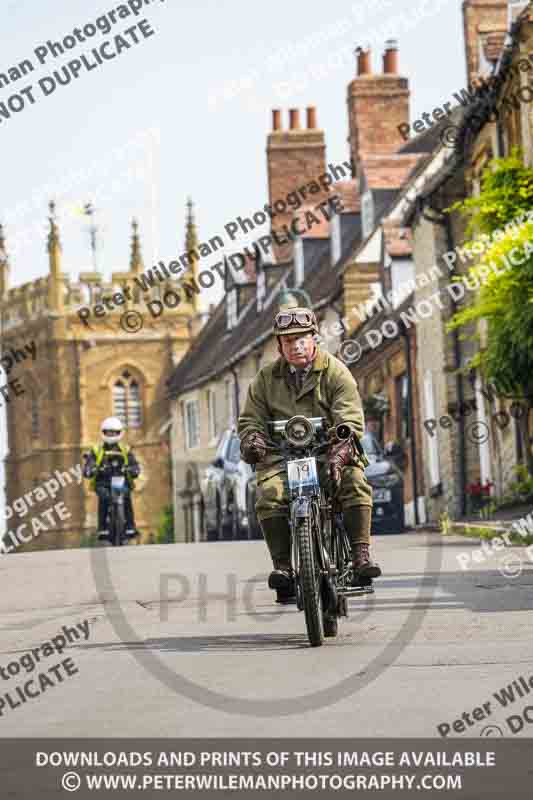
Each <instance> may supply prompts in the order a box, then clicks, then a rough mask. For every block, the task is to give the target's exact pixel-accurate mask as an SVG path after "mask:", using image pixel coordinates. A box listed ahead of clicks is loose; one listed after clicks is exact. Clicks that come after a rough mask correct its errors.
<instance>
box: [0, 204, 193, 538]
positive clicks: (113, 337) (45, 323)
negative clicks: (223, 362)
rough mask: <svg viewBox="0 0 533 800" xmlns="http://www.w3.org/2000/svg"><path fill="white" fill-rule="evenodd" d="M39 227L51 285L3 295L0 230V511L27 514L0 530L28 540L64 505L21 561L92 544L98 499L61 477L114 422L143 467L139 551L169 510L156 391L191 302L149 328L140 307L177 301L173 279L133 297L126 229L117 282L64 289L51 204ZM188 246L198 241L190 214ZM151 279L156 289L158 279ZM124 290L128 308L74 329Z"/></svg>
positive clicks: (164, 425) (135, 263)
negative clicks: (2, 486)
mask: <svg viewBox="0 0 533 800" xmlns="http://www.w3.org/2000/svg"><path fill="white" fill-rule="evenodd" d="M49 223H50V232H49V235H48V258H49V274H48V275H47V277H45V278H39V279H37V280H36V281H34V282H32V283H27V284H25V285H23V286H19V287H16V288H9V270H10V267H9V260H8V255H7V251H6V246H5V243H4V237H3V233H2V231H1V228H0V335H1V342H2V356H4V363H8V359H9V358H11V359H12V361H13V365H12V367H10V369H9V374H8V375H7V380H8V381H13V380H14V379H17V381H16V384H14V385H13V387H12V389H11V390H10V391H9V393H8V394H7V397H2V399H1V401H0V402H2V404H5V406H6V412H7V436H8V448H9V450H8V455H7V457H6V460H5V475H6V505H7V506H12V504H13V503H14V501H15V500H17V498H21V497H23V496H24V495H26V505H27V506H28V511H27V512H26V513H25V514H23V515H20V514H19V515H18V516H17V514H16V513H13V516H11V517H10V518H9V519H7V520H6V530H7V531H9V530H11V531H13V530H15V529H16V528H17V527H18V526H19V525H20V524H21V523H22V522H25V523H28V524H27V528H26V531H28V532H29V531H31V530H32V525H31V521H32V519H33V518H37V517H40V518H41V519H42V517H41V514H42V512H44V511H46V510H47V509H49V508H53V505H54V503H56V502H60V501H62V502H63V503H64V504H65V506H66V508H67V510H68V512H69V513H70V517H69V518H68V519H66V520H65V521H63V522H59V521H58V518H57V515H56V514H54V517H55V524H54V525H51V524H50V523H46V522H45V524H47V525H48V527H49V530H47V531H46V532H44V531H43V532H40V533H39V535H38V536H37V537H36V538H34V539H32V541H31V542H29V543H28V544H26V545H24V546H23V547H21V548H19V549H43V548H47V547H76V546H79V544H80V541H82V539H83V538H86V537H87V535H88V534H90V533H92V532H94V530H95V529H96V507H97V506H96V497H95V495H94V493H93V492H91V490H90V488H89V485H88V481H85V480H83V482H82V483H81V484H80V483H79V482H78V480H77V479H76V478H75V477H74V476H73V474H72V473H70V475H71V477H70V478H69V479H67V478H68V476H65V474H64V473H69V470H70V469H71V468H75V467H76V465H78V464H82V463H83V462H82V453H84V452H86V451H87V450H88V449H89V448H90V447H91V446H92V445H93V444H94V443H95V442H96V441H97V440H98V439H99V430H100V423H101V421H102V420H103V419H104V418H105V417H108V416H111V415H113V416H118V417H120V418H121V419H122V420H123V422H124V423H125V428H126V432H125V436H124V439H123V440H124V441H125V442H127V443H128V444H129V445H130V446H131V447H132V448H133V449H134V452H135V454H136V456H137V458H138V460H139V462H140V464H141V469H142V475H141V477H140V478H139V480H138V481H137V484H136V491H135V493H134V497H133V499H134V507H135V515H136V523H137V528H138V529H139V531H140V532H141V540H142V541H149V540H150V539H151V537H152V536H153V534H155V533H156V531H157V528H158V526H159V525H160V522H161V512H162V510H163V507H164V506H165V505H167V504H169V503H170V502H171V477H170V476H171V469H170V455H169V448H168V435H169V434H168V430H169V424H168V423H169V420H170V404H169V399H168V397H167V389H166V381H167V378H168V377H169V376H170V375H171V373H172V371H173V369H174V367H175V366H176V364H177V363H178V362H179V361H180V359H181V358H182V357H183V355H184V354H185V352H186V351H187V349H188V348H189V345H190V341H191V335H193V333H194V331H195V330H196V329H197V326H198V316H199V312H198V310H197V307H196V299H195V297H194V296H193V297H190V298H187V297H182V298H181V302H180V303H179V305H178V306H177V307H174V308H170V307H167V306H165V307H164V311H163V313H161V314H160V315H159V316H157V317H156V316H154V315H152V314H150V313H149V311H148V308H147V302H148V301H151V300H157V299H158V298H160V297H161V296H162V295H164V293H165V291H166V290H167V289H173V290H174V291H177V290H178V289H179V283H180V281H178V279H176V278H174V277H170V278H169V279H168V280H164V281H163V282H159V281H158V280H155V282H154V286H153V288H151V289H150V290H149V291H147V292H143V291H142V290H141V288H139V287H138V286H137V285H136V283H135V278H136V277H137V276H140V275H141V274H142V273H143V270H144V269H145V267H144V265H143V260H142V255H141V243H140V238H139V232H138V226H137V223H136V222H135V221H134V222H133V235H132V240H131V256H130V265H129V270H128V271H127V272H126V271H125V272H114V273H113V275H112V279H111V282H104V280H103V277H102V275H101V274H100V273H99V272H86V273H81V274H80V276H79V282H78V283H74V282H72V281H71V280H70V278H69V276H68V275H67V274H65V273H64V272H62V267H63V265H62V261H61V243H60V234H59V228H58V222H57V219H56V214H55V209H54V205H53V204H50V217H49ZM186 241H187V244H188V243H189V242H191V241H197V237H196V231H195V227H194V221H193V217H192V207H191V204H189V214H188V218H187V232H186ZM196 271H197V263H196V261H194V259H191V261H190V266H189V269H188V272H187V273H185V275H184V276H182V277H185V278H191V277H196ZM159 274H161V275H162V277H163V278H164V277H165V275H164V273H163V272H162V270H161V267H159ZM167 274H169V275H170V273H167ZM126 286H128V287H130V296H131V299H130V300H128V299H127V298H125V297H123V298H122V299H123V300H124V301H125V302H124V304H123V305H117V304H115V303H113V305H114V309H113V310H107V311H106V312H105V314H104V315H102V316H98V317H95V315H94V313H91V316H90V318H89V319H88V320H87V322H88V323H89V326H90V327H89V326H88V325H87V324H85V323H84V322H83V321H82V320H81V319H80V316H79V315H78V313H77V310H78V309H79V308H80V307H82V306H88V307H91V309H93V308H94V305H95V304H96V303H99V302H101V301H102V300H103V299H104V298H111V297H112V296H113V295H114V294H116V293H117V292H121V290H123V289H124V287H126ZM182 294H183V293H182ZM154 305H155V304H154ZM127 311H130V312H132V311H134V312H137V313H139V314H141V315H142V322H143V325H142V328H141V329H140V330H138V331H137V332H133V331H129V330H127V327H126V326H125V325H124V318H123V315H124V313H125V312H127ZM133 316H134V315H133V314H132V317H133ZM121 318H122V323H123V325H124V327H123V325H121ZM136 319H137V320H138V319H140V318H139V317H137V318H136ZM32 342H34V343H35V358H33V357H32V356H31V355H29V354H28V355H27V357H26V358H24V359H23V358H22V357H21V356H22V354H23V353H24V350H25V346H26V345H27V344H28V345H31V343H32ZM17 352H18V356H17ZM15 388H16V390H17V391H16V392H15ZM5 394H6V392H5V390H4V395H5ZM60 475H62V476H63V477H62V479H61V477H60ZM51 478H56V483H58V484H60V486H59V491H58V492H57V496H56V497H55V499H51V498H50V497H49V496H48V497H47V498H46V499H42V500H41V501H40V502H36V500H35V497H34V496H33V490H35V489H36V488H37V487H38V486H41V485H43V484H44V482H45V481H47V480H48V481H49V480H50V479H51ZM29 493H32V494H29ZM28 495H29V496H28ZM20 506H21V504H19V507H20ZM26 535H27V533H26Z"/></svg>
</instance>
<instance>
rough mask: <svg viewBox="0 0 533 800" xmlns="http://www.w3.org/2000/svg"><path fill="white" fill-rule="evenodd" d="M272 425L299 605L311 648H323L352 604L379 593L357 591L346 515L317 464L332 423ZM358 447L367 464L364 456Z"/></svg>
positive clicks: (345, 433) (301, 419)
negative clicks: (283, 472)
mask: <svg viewBox="0 0 533 800" xmlns="http://www.w3.org/2000/svg"><path fill="white" fill-rule="evenodd" d="M268 425H269V431H270V433H271V441H270V442H269V444H268V449H269V450H276V451H277V452H279V453H280V454H281V455H282V457H283V459H284V461H285V464H286V468H287V479H288V488H289V527H290V532H291V555H292V566H293V570H294V576H295V584H296V604H297V608H298V610H299V611H304V613H305V623H306V627H307V634H308V637H309V642H310V644H311V646H312V647H319V646H320V645H322V644H323V641H324V637H334V636H337V633H338V621H339V617H343V616H344V617H347V616H348V601H347V598H348V597H354V596H358V595H362V594H369V593H372V592H373V591H374V590H373V587H372V586H366V587H361V588H357V587H352V585H351V584H352V576H353V567H352V559H351V547H350V542H349V539H348V535H347V533H346V529H345V527H344V522H343V519H342V513H341V509H340V507H339V505H338V502H337V501H336V498H335V497H334V496H332V495H331V492H330V487H329V486H328V485H321V484H320V481H319V473H318V466H317V459H318V460H320V454H321V453H324V451H325V450H326V449H327V447H328V444H329V441H328V433H327V430H326V421H325V420H324V419H323V418H322V417H310V418H308V417H305V416H302V415H296V416H294V417H291V419H289V420H275V421H273V422H269V423H268ZM334 433H335V436H336V438H337V439H338V440H343V439H348V438H349V437H350V436H351V435H352V433H351V430H350V428H349V427H348V426H347V425H344V424H342V423H341V424H340V425H337V426H336V428H335V431H334ZM355 443H356V447H357V449H358V452H359V455H360V457H361V458H362V459H363V461H364V459H365V454H364V450H363V449H362V446H361V444H360V443H359V442H358V441H357V440H356V442H355Z"/></svg>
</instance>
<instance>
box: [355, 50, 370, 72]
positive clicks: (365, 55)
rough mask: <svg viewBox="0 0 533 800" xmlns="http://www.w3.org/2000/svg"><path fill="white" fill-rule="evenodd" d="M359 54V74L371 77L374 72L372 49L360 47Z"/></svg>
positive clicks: (357, 51)
mask: <svg viewBox="0 0 533 800" xmlns="http://www.w3.org/2000/svg"><path fill="white" fill-rule="evenodd" d="M355 52H356V53H357V74H358V75H370V74H371V72H372V64H371V53H370V47H365V48H363V47H358V48H357V50H356V51H355Z"/></svg>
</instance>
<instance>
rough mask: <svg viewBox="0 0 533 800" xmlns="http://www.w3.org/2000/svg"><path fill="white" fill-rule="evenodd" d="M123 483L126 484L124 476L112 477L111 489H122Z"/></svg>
mask: <svg viewBox="0 0 533 800" xmlns="http://www.w3.org/2000/svg"><path fill="white" fill-rule="evenodd" d="M125 483H126V478H125V477H124V475H113V477H112V478H111V488H112V489H123V488H124V484H125Z"/></svg>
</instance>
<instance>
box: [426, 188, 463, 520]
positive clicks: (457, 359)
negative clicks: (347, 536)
mask: <svg viewBox="0 0 533 800" xmlns="http://www.w3.org/2000/svg"><path fill="white" fill-rule="evenodd" d="M450 177H451V176H450ZM423 203H424V201H422V208H421V212H422V216H423V217H424V219H427V220H428V222H431V223H433V224H434V225H441V226H442V227H443V228H444V232H445V235H446V249H447V250H448V251H450V250H454V249H455V247H454V241H453V236H452V228H451V224H450V218H449V217H448V215H447V214H444V213H443V212H442V211H441V210H440V209H437V208H434V207H433V206H432V205H431V203H429V202H428V203H427V205H428V207H429V208H430V209H431V211H433V212H434V214H435V215H436V216H429V215H428V214H427V213H426V211H425V210H424V208H423ZM451 300H452V312H453V314H455V313H456V311H457V302H456V301H455V300H454V298H453V297H452V298H451ZM452 341H453V360H454V369H455V390H456V394H457V400H458V403H459V408H461V406H462V407H463V408H464V399H465V397H464V384H463V376H462V374H461V373H460V372H459V369H460V367H461V342H460V339H459V331H458V330H457V328H456V329H455V330H453V331H452ZM458 425H459V507H460V511H461V516H463V517H464V516H465V515H466V493H465V487H466V447H465V418H464V415H463V414H459V422H458Z"/></svg>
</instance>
